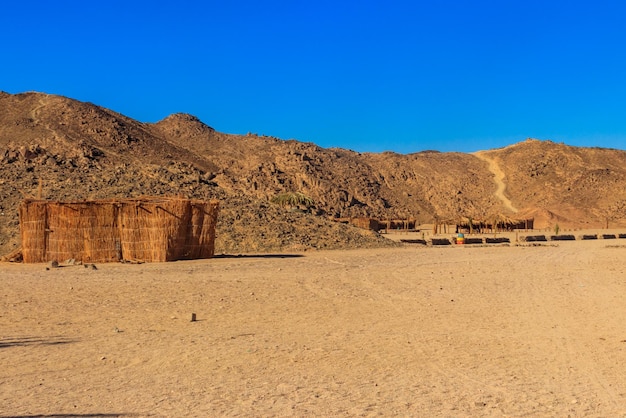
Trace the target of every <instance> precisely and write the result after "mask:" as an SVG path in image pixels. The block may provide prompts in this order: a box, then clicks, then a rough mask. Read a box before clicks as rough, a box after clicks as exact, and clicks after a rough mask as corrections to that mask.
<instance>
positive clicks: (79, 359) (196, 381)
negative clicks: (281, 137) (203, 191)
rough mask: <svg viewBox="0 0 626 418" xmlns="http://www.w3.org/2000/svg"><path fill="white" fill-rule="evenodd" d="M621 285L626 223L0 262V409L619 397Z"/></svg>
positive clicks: (322, 408)
mask: <svg viewBox="0 0 626 418" xmlns="http://www.w3.org/2000/svg"><path fill="white" fill-rule="evenodd" d="M624 295H626V240H611V241H608V240H597V241H576V242H560V243H558V245H557V244H553V243H547V244H545V245H541V246H513V245H512V246H495V247H471V246H448V247H445V248H439V247H422V246H410V247H407V248H401V249H380V250H354V251H320V252H307V253H303V254H293V255H276V256H241V257H230V258H229V257H223V258H216V259H212V260H200V261H192V262H176V263H166V264H144V265H122V264H110V265H98V266H97V270H92V269H88V268H84V267H83V266H68V267H62V268H56V269H50V270H46V266H45V265H20V264H18V265H15V264H6V263H4V264H0V365H1V367H0V416H1V417H8V416H20V417H56V416H67V417H95V416H98V417H99V416H103V417H116V416H122V417H125V416H128V417H144V416H146V417H161V416H172V417H173V416H176V417H182V416H377V415H386V416H423V417H428V416H446V417H466V416H481V417H484V416H487V417H489V416H493V417H502V416H533V417H535V416H539V417H541V416H550V417H552V416H560V417H565V416H575V417H578V416H591V417H600V416H603V417H616V416H626V373H624V368H625V367H626V366H625V365H626V323H625V322H624V318H625V317H626V303H624ZM192 313H196V316H197V321H196V322H191V321H190V319H191V314H192Z"/></svg>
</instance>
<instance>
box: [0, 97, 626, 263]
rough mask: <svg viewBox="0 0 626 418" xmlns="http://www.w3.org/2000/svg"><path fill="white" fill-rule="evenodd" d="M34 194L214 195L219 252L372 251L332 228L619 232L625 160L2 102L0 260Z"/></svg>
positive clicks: (623, 155)
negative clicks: (406, 225) (286, 200)
mask: <svg viewBox="0 0 626 418" xmlns="http://www.w3.org/2000/svg"><path fill="white" fill-rule="evenodd" d="M285 191H299V192H302V193H304V194H305V195H307V196H310V197H311V198H312V199H313V201H314V202H315V205H314V207H313V208H311V213H300V212H294V211H290V210H287V209H284V208H282V207H279V206H277V205H275V204H272V203H270V201H271V198H273V197H275V196H276V195H278V194H279V193H281V192H285ZM38 194H41V197H43V198H47V199H63V200H74V199H85V198H105V197H133V196H139V195H184V196H188V197H194V198H201V199H209V198H218V199H220V200H221V202H222V207H223V210H222V212H221V216H220V223H219V225H218V235H217V243H216V245H217V247H216V248H217V251H218V252H230V253H232V252H249V251H279V250H296V249H307V248H345V247H353V246H374V245H385V243H386V241H385V240H382V239H380V238H379V237H378V236H376V235H375V234H371V233H369V232H367V231H361V230H357V229H355V228H351V227H348V226H346V225H342V224H338V223H336V222H332V221H331V220H330V219H332V218H339V217H341V218H345V217H357V216H371V217H378V218H416V219H418V220H419V221H421V222H432V220H433V219H434V218H435V217H437V218H439V219H458V218H459V217H461V216H470V217H473V218H477V219H478V218H481V217H486V216H490V215H493V214H505V215H507V216H511V217H534V218H535V220H536V222H535V224H536V226H539V227H547V226H550V225H551V224H554V223H556V222H558V223H559V224H560V225H561V226H563V227H601V226H604V225H606V222H607V221H608V222H610V223H611V224H613V225H617V224H622V223H623V222H624V220H625V219H626V152H624V151H620V150H610V149H596V148H576V147H570V146H566V145H563V144H556V143H553V142H550V141H537V140H528V141H525V142H522V143H519V144H515V145H511V146H509V147H506V148H503V149H496V150H488V151H483V152H479V153H475V154H461V153H439V152H435V151H428V152H420V153H415V154H409V155H400V154H395V153H382V154H367V153H364V154H361V153H356V152H353V151H348V150H343V149H325V148H320V147H318V146H316V145H314V144H311V143H302V142H298V141H295V140H286V141H285V140H281V139H278V138H273V137H265V136H257V135H252V134H248V135H230V134H224V133H220V132H217V131H215V130H214V129H212V128H210V127H209V126H207V125H205V124H204V123H203V122H201V121H200V120H198V119H197V118H196V117H194V116H191V115H187V114H174V115H171V116H168V117H167V118H165V119H163V120H162V121H160V122H158V123H155V124H149V123H142V122H139V121H136V120H133V119H130V118H128V117H126V116H124V115H121V114H118V113H116V112H114V111H111V110H108V109H105V108H102V107H99V106H96V105H94V104H90V103H83V102H79V101H76V100H72V99H69V98H65V97H61V96H53V95H47V94H42V93H23V94H16V95H11V94H7V93H0V214H1V215H0V254H1V253H3V252H7V251H10V250H11V249H12V248H13V247H14V246H16V245H17V241H18V233H19V228H18V219H17V206H18V204H19V202H20V201H21V200H22V199H23V198H24V197H26V196H31V197H34V196H38Z"/></svg>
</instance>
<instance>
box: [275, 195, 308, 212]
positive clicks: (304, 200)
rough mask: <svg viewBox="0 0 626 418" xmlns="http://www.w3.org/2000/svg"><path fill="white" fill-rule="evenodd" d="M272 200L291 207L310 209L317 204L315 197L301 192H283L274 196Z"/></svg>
mask: <svg viewBox="0 0 626 418" xmlns="http://www.w3.org/2000/svg"><path fill="white" fill-rule="evenodd" d="M271 202H272V203H275V204H277V205H279V206H283V207H288V208H291V209H295V208H300V209H302V208H304V209H306V210H308V209H310V208H311V207H312V206H313V205H314V204H315V202H314V201H313V199H311V198H310V197H309V196H307V195H305V194H303V193H300V192H285V193H281V194H279V195H276V196H274V197H273V198H272V200H271Z"/></svg>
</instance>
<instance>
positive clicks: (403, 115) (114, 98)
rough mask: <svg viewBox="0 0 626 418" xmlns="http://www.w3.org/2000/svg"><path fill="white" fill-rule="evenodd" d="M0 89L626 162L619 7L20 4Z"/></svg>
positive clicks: (280, 129)
mask: <svg viewBox="0 0 626 418" xmlns="http://www.w3.org/2000/svg"><path fill="white" fill-rule="evenodd" d="M2 9H3V10H2V15H1V16H0V19H1V20H2V22H1V24H0V35H1V37H2V39H3V42H2V44H1V45H0V51H1V53H0V90H3V91H7V92H9V93H19V92H24V91H41V92H46V93H51V94H60V95H63V96H67V97H72V98H75V99H78V100H82V101H89V102H92V103H95V104H98V105H101V106H104V107H107V108H110V109H113V110H115V111H117V112H120V113H123V114H125V115H127V116H130V117H132V118H135V119H138V120H140V121H142V122H156V121H158V120H160V119H162V118H164V117H166V116H167V115H169V114H171V113H176V112H185V113H191V114H193V115H196V116H198V117H199V118H200V119H201V120H202V121H203V122H205V123H206V124H208V125H210V126H212V127H213V128H215V129H217V130H218V131H222V132H228V133H240V134H245V133H247V132H253V133H258V134H265V135H270V136H276V137H279V138H282V139H297V140H300V141H306V142H314V143H316V144H318V145H320V146H323V147H341V148H348V149H352V150H355V151H360V152H380V151H385V150H391V151H396V152H401V153H411V152H418V151H422V150H432V149H434V150H439V151H461V152H472V151H477V150H481V149H490V148H496V147H502V146H506V145H509V144H512V143H515V142H519V141H522V140H524V139H525V138H528V137H533V138H539V139H551V140H553V141H556V142H565V143H566V144H570V145H578V146H599V147H610V148H619V149H626V23H624V19H625V16H626V2H621V1H602V0H597V1H593V2H591V1H588V2H582V1H549V0H543V1H534V0H524V1H517V0H516V1H507V0H500V1H480V0H473V1H445V0H443V1H436V0H435V1H433V0H431V1H394V0H388V1H385V2H383V1H367V0H365V1H349V2H341V1H337V0H335V1H326V0H319V1H310V0H307V1H299V0H294V1H271V0H270V1H236V0H233V1H220V2H216V1H211V0H209V1H184V0H179V1H176V2H174V1H167V2H166V1H132V0H127V1H117V0H114V1H107V2H86V1H63V0H58V1H55V2H52V1H47V0H46V1H43V0H39V1H28V0H25V1H21V2H17V1H15V2H5V4H3V6H2Z"/></svg>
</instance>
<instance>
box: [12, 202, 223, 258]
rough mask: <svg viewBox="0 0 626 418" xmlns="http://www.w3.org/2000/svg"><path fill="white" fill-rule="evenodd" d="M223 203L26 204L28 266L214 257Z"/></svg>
mask: <svg viewBox="0 0 626 418" xmlns="http://www.w3.org/2000/svg"><path fill="white" fill-rule="evenodd" d="M218 211H219V203H218V202H217V201H212V202H203V201H194V200H189V199H183V198H140V199H120V200H100V201H85V202H48V201H40V200H25V201H24V202H22V204H21V206H20V229H21V237H22V252H23V256H24V262H26V263H40V262H48V261H52V260H67V259H75V260H80V261H83V262H109V261H120V260H141V261H146V262H155V261H173V260H182V259H196V258H210V257H212V256H213V254H214V251H215V248H214V243H215V224H216V223H217V214H218Z"/></svg>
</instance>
